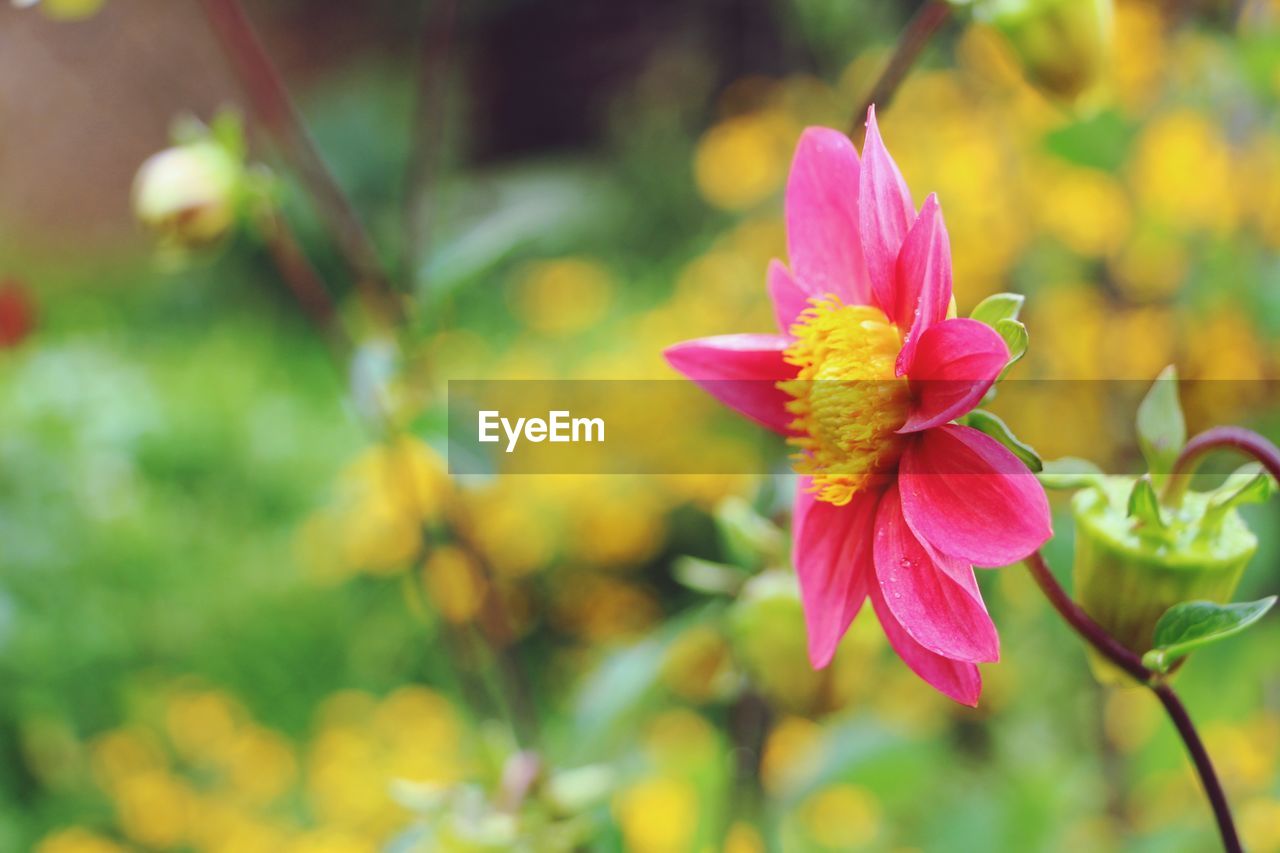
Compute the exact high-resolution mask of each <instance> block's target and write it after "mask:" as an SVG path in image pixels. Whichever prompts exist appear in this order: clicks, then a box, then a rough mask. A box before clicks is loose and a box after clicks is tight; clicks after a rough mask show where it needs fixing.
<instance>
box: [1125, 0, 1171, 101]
mask: <svg viewBox="0 0 1280 853" xmlns="http://www.w3.org/2000/svg"><path fill="white" fill-rule="evenodd" d="M1166 27H1167V24H1166V22H1165V20H1164V16H1163V12H1162V9H1161V7H1160V4H1158V3H1150V2H1147V0H1117V2H1116V7H1115V45H1116V50H1115V51H1114V52H1113V54H1112V61H1111V75H1112V85H1113V88H1114V90H1115V94H1116V97H1117V99H1118V100H1119V101H1120V102H1121V103H1122V104H1123V105H1124V106H1125V107H1127V108H1128V109H1130V110H1132V111H1137V110H1139V109H1141V108H1143V107H1145V106H1146V105H1147V104H1148V103H1149V102H1150V101H1151V100H1152V99H1153V98H1154V97H1155V95H1156V93H1157V92H1158V90H1159V86H1160V83H1161V78H1162V76H1163V74H1164V73H1165V71H1166V68H1167V62H1168V58H1167V56H1166V44H1167V43H1166V37H1165V30H1166Z"/></svg>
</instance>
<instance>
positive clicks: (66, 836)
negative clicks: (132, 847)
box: [35, 827, 126, 853]
mask: <svg viewBox="0 0 1280 853" xmlns="http://www.w3.org/2000/svg"><path fill="white" fill-rule="evenodd" d="M35 853H126V849H125V848H124V847H122V846H121V845H119V844H117V843H116V842H114V841H111V840H110V839H108V838H104V837H103V836H101V835H98V834H96V833H93V832H90V831H89V830H87V829H81V828H79V827H72V828H70V829H60V830H58V831H57V832H54V833H52V834H50V835H46V836H45V837H44V838H42V839H40V842H39V843H38V844H36V847H35Z"/></svg>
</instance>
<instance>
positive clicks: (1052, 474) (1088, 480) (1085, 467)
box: [1040, 456, 1106, 489]
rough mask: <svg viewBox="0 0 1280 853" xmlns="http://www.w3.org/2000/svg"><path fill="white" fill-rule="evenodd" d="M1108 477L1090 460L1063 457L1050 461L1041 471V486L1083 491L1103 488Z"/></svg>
mask: <svg viewBox="0 0 1280 853" xmlns="http://www.w3.org/2000/svg"><path fill="white" fill-rule="evenodd" d="M1105 478H1106V475H1105V474H1103V473H1102V469H1101V468H1099V467H1098V466H1097V465H1094V464H1093V463H1092V462H1090V461H1089V460H1088V459H1080V458H1078V457H1075V456H1063V457H1062V458H1061V459H1050V460H1049V461H1047V462H1045V463H1044V468H1043V469H1042V470H1041V471H1040V485H1042V486H1044V487H1045V488H1046V489H1083V488H1086V487H1088V486H1101V485H1102V481H1103V480H1104V479H1105Z"/></svg>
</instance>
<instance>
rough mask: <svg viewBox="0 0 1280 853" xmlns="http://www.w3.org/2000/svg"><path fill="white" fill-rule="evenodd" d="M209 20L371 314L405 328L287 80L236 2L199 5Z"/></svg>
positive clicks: (207, 0) (368, 241) (206, 0)
mask: <svg viewBox="0 0 1280 853" xmlns="http://www.w3.org/2000/svg"><path fill="white" fill-rule="evenodd" d="M200 6H201V8H202V9H203V10H204V14H205V18H207V19H208V21H209V26H210V28H211V29H212V30H213V33H214V35H215V36H216V37H217V39H218V43H219V44H220V45H221V47H222V50H223V53H225V54H226V57H227V62H228V64H229V65H230V66H231V69H232V71H234V72H235V75H236V77H238V78H239V80H240V84H241V86H242V87H243V88H244V91H245V94H246V95H247V96H248V98H249V105H250V108H251V109H252V111H253V115H254V116H255V117H256V118H257V120H258V122H259V123H260V124H261V126H262V127H263V129H264V130H266V132H267V133H268V134H269V135H270V137H271V138H272V139H273V140H274V141H275V143H276V145H277V146H278V147H279V149H280V151H281V153H282V154H283V155H284V156H285V157H286V159H288V160H289V161H290V162H291V163H292V165H293V166H294V168H295V169H297V171H298V174H299V175H300V176H301V178H302V180H303V182H304V183H305V184H306V186H307V188H308V190H309V191H310V193H311V195H312V198H313V199H314V200H315V203H316V208H317V210H319V212H320V214H321V216H323V217H324V219H325V221H326V224H327V225H328V227H329V229H330V231H331V232H332V233H333V236H334V239H335V240H336V241H337V244H338V247H339V249H340V250H341V252H342V256H343V258H344V260H345V261H346V263H347V266H348V267H349V268H350V270H351V273H352V275H353V276H354V277H355V281H356V286H357V288H358V289H359V291H360V293H361V294H362V295H363V296H364V298H365V300H366V301H367V302H368V303H369V306H370V308H371V310H373V311H375V312H376V313H377V314H378V315H379V316H381V317H382V318H383V319H384V320H387V321H390V322H393V323H400V322H402V321H403V320H404V319H405V317H404V307H403V305H402V304H401V303H400V300H399V298H398V297H397V296H396V294H395V293H394V292H393V291H392V289H391V287H390V283H389V281H388V278H387V275H386V273H385V272H384V271H383V267H382V261H381V260H380V258H379V256H378V250H377V247H376V246H374V243H373V240H372V238H371V237H370V236H369V233H368V231H366V230H365V227H364V225H363V223H361V221H360V217H359V216H358V215H357V214H356V212H355V208H354V207H353V205H352V204H351V201H350V199H348V198H347V195H346V193H345V192H344V191H343V189H342V187H341V185H340V184H339V183H338V181H337V179H336V178H335V177H334V176H333V173H332V172H331V171H330V170H329V167H328V166H327V165H326V164H325V162H324V158H323V157H322V156H321V155H320V151H319V149H317V148H316V145H315V142H314V141H313V140H312V138H311V135H310V133H308V132H307V128H306V126H305V125H304V124H303V122H302V118H301V115H300V113H299V112H298V108H297V107H296V106H295V104H294V102H293V99H292V98H291V97H290V95H289V90H288V89H287V88H286V87H285V84H284V80H283V79H282V78H281V77H280V73H279V71H278V70H277V69H276V67H275V64H274V63H273V62H272V61H271V57H270V56H269V55H268V54H267V52H266V50H265V48H264V47H263V45H262V41H261V39H259V38H258V34H257V33H256V32H255V31H254V29H253V25H252V24H251V23H250V22H249V18H248V17H247V16H246V15H245V12H244V9H243V8H242V7H241V6H240V3H239V2H237V0H200Z"/></svg>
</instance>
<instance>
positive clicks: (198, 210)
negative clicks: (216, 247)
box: [133, 140, 245, 248]
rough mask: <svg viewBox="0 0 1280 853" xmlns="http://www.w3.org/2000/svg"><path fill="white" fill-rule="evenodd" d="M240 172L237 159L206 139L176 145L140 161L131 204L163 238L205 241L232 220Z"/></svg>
mask: <svg viewBox="0 0 1280 853" xmlns="http://www.w3.org/2000/svg"><path fill="white" fill-rule="evenodd" d="M244 178H245V170H244V166H243V164H241V163H239V162H237V161H236V160H235V158H233V157H232V155H231V153H230V152H228V151H227V149H226V148H224V147H223V146H221V145H219V144H217V143H216V142H214V141H212V140H206V141H198V142H191V143H187V144H182V145H177V146H175V147H173V148H168V149H165V150H164V151H161V152H160V153H158V154H155V155H153V156H151V157H150V158H149V159H148V160H147V161H146V162H145V163H143V164H142V168H140V169H139V170H138V175H137V177H136V178H135V179H134V183H133V209H134V212H135V214H136V215H137V217H138V219H139V221H141V222H142V223H143V224H144V225H146V226H147V227H148V228H150V229H152V230H153V231H155V232H156V233H157V234H159V235H160V237H161V239H163V240H164V241H166V242H169V243H172V244H174V245H176V246H180V247H183V248H200V247H203V246H208V245H210V244H212V243H215V242H217V241H218V240H220V239H221V238H222V237H224V236H226V234H227V233H228V232H229V231H230V230H231V227H232V226H233V225H234V224H235V220H236V215H237V212H238V209H239V206H240V205H239V202H240V198H241V190H242V188H243V182H244Z"/></svg>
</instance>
